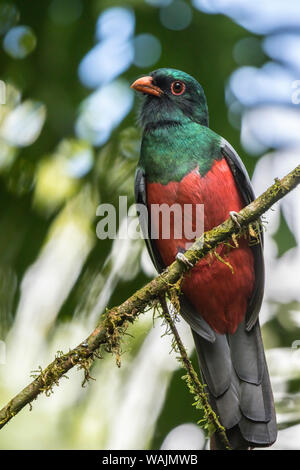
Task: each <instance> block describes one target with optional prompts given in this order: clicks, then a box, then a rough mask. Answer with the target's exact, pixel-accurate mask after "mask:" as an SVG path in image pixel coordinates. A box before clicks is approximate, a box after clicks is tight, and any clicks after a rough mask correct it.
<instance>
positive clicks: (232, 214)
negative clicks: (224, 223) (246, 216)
mask: <svg viewBox="0 0 300 470" xmlns="http://www.w3.org/2000/svg"><path fill="white" fill-rule="evenodd" d="M229 215H230V218H231V220H232V222H233V223H234V224H235V225H236V226H237V227H238V228H241V224H240V223H239V219H240V220H242V217H241V216H240V214H239V213H238V212H235V211H230V212H229Z"/></svg>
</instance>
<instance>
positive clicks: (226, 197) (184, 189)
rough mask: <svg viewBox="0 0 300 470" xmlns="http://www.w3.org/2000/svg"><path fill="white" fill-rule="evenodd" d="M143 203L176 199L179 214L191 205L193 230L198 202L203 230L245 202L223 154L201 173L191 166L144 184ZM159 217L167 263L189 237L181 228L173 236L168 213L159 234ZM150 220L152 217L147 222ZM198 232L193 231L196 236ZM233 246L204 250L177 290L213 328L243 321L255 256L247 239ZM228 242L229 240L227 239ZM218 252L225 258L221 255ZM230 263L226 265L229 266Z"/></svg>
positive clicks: (221, 328)
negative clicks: (166, 231)
mask: <svg viewBox="0 0 300 470" xmlns="http://www.w3.org/2000/svg"><path fill="white" fill-rule="evenodd" d="M147 201H148V208H149V210H151V206H152V205H153V204H163V203H165V204H167V205H168V206H172V205H173V204H179V205H180V206H181V208H182V212H181V213H182V214H184V205H185V204H191V205H192V208H193V211H192V213H191V214H192V224H191V227H192V230H193V231H194V230H195V229H196V209H195V207H196V204H203V208H204V231H207V230H210V229H211V228H213V227H215V226H217V225H219V224H220V223H222V222H223V221H224V220H225V219H227V218H228V217H229V212H230V211H236V212H238V211H239V210H240V209H242V207H243V206H244V204H243V201H242V199H241V197H240V194H239V192H238V190H237V187H236V184H235V181H234V177H233V175H232V172H231V170H230V168H229V166H228V164H227V162H226V160H225V159H222V160H216V161H215V163H214V164H213V166H212V168H211V170H210V171H209V172H207V173H206V174H205V175H204V176H203V177H201V175H200V174H199V171H198V168H195V169H194V170H193V171H191V172H190V173H189V174H187V175H186V176H185V177H184V178H183V179H182V180H181V181H180V182H169V183H168V184H166V185H163V184H161V183H147ZM161 221H162V220H160V222H159V223H158V227H156V229H157V233H158V239H157V240H155V242H154V243H156V246H157V248H158V251H159V253H160V255H161V257H162V260H163V261H164V263H165V264H166V265H169V264H171V263H172V262H173V261H174V260H175V257H176V255H177V253H178V251H180V250H182V251H185V250H186V249H187V248H188V246H189V244H190V243H191V242H192V240H188V239H187V238H186V237H185V235H184V230H182V232H183V234H182V238H180V239H175V238H174V216H173V214H172V213H171V217H170V224H171V228H170V238H169V239H164V238H163V236H162V235H163V234H162V224H161ZM153 223H154V224H155V220H153V219H152V220H151V224H153ZM176 223H179V224H182V226H183V224H184V216H183V215H182V217H180V218H179V220H178V219H175V224H176ZM200 235H201V233H197V237H198V236H200ZM238 243H239V247H238V248H231V247H230V246H228V245H224V244H222V245H220V246H219V247H218V248H217V250H216V251H217V255H218V256H216V255H215V254H208V255H207V256H206V257H205V258H203V259H202V260H200V261H199V262H198V263H197V265H196V266H195V267H194V268H193V269H192V271H191V272H190V273H188V274H187V275H186V277H185V280H184V282H183V285H182V291H183V292H184V294H185V295H186V297H187V298H188V299H189V301H190V302H191V303H192V304H193V306H194V307H195V309H196V310H197V311H198V312H199V314H201V315H202V316H203V318H204V319H205V320H206V321H207V323H208V324H209V325H210V326H211V327H212V328H213V329H214V330H215V331H216V332H218V333H234V332H235V330H236V328H237V326H238V325H239V323H240V322H241V321H242V320H243V318H244V316H245V313H246V309H247V302H248V300H249V298H250V297H251V294H252V291H253V286H254V258H253V254H252V251H251V248H250V247H249V245H248V241H247V240H246V239H240V240H239V242H238ZM231 245H232V246H233V243H231ZM220 257H221V258H222V259H223V260H224V261H225V262H226V263H227V264H225V263H224V262H222V261H221V260H220ZM228 263H229V264H230V266H229V265H228Z"/></svg>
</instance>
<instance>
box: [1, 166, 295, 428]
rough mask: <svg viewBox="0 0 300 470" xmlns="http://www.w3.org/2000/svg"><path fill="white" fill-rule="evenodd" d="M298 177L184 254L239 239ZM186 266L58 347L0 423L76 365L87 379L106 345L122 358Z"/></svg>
mask: <svg viewBox="0 0 300 470" xmlns="http://www.w3.org/2000/svg"><path fill="white" fill-rule="evenodd" d="M299 183H300V165H298V166H297V167H296V168H295V169H294V170H293V171H292V172H290V173H289V174H288V175H286V176H285V177H284V178H282V179H281V180H279V179H277V180H275V183H274V184H273V185H272V186H271V187H270V188H269V189H267V191H265V192H264V193H263V194H262V195H261V196H259V197H258V198H257V199H256V200H255V201H253V202H252V203H251V204H249V205H248V206H246V207H245V208H244V209H242V210H241V211H240V212H239V215H240V217H239V222H240V226H241V228H239V227H238V226H237V225H236V224H234V223H233V221H232V220H231V219H230V218H229V219H227V220H226V221H225V222H224V223H222V224H220V225H219V226H218V227H215V228H214V229H212V230H210V231H209V232H205V233H204V234H203V235H202V236H201V237H200V238H199V239H198V240H196V241H195V243H194V244H193V245H192V247H191V248H190V249H189V250H187V251H186V252H185V257H186V258H187V260H188V261H189V263H190V265H191V267H192V266H195V264H196V263H197V262H198V261H199V260H200V259H201V258H203V257H204V256H206V255H207V254H208V253H209V252H210V251H211V250H213V249H214V248H216V247H217V246H218V245H219V244H220V243H223V242H226V241H227V240H228V239H229V238H230V237H233V239H235V238H234V237H235V236H237V235H239V234H240V233H241V230H246V229H247V228H248V226H249V224H251V223H252V222H254V221H256V220H257V219H258V218H259V217H260V216H261V215H262V214H263V213H264V212H266V211H267V210H268V209H269V208H270V207H271V206H272V205H273V204H274V203H275V202H277V201H278V200H279V199H281V198H282V197H284V196H285V195H286V194H288V193H289V192H290V191H291V190H292V189H294V188H295V187H296V186H297V185H298V184H299ZM187 270H188V268H187V267H186V266H185V264H183V263H182V262H181V261H178V260H176V261H174V263H172V264H171V265H170V266H169V267H168V268H167V269H166V270H165V271H164V272H163V273H162V274H161V275H159V276H157V277H156V278H155V279H153V280H152V281H151V282H149V283H148V284H147V285H146V286H145V287H143V288H142V289H140V290H138V291H137V292H136V293H134V294H133V295H132V296H131V297H130V298H128V299H127V300H126V301H125V302H124V303H123V304H121V305H120V306H118V307H114V308H112V309H110V310H109V311H107V312H105V313H104V314H102V315H101V317H100V321H99V324H98V325H97V327H96V328H95V329H94V331H93V332H92V333H91V334H90V336H89V337H88V338H87V339H86V340H84V341H83V342H82V343H80V344H79V345H78V346H76V347H75V348H74V349H72V350H70V351H69V352H68V353H65V354H62V353H59V354H58V355H57V356H56V357H55V359H54V361H53V362H52V363H51V364H49V365H48V366H47V367H46V368H45V369H44V370H41V371H38V373H37V375H36V377H35V379H34V380H33V381H32V382H31V383H30V384H29V385H28V386H27V387H25V388H24V389H23V390H22V391H21V392H19V393H18V394H17V395H16V396H15V397H14V398H12V400H10V402H9V403H8V404H7V405H6V406H5V407H4V408H2V410H1V411H0V428H2V427H3V426H5V424H6V423H8V421H10V420H11V419H12V418H13V417H14V416H15V415H16V414H17V413H19V411H21V410H22V408H24V406H26V405H27V404H30V403H31V402H32V401H33V400H35V399H36V398H37V397H38V395H39V394H40V393H42V392H45V393H47V394H49V393H51V392H52V390H53V386H54V385H57V384H58V381H59V379H60V378H61V377H63V376H65V374H66V373H67V372H68V371H69V370H70V369H71V368H73V367H74V366H78V367H79V368H81V369H83V370H84V372H85V379H84V381H86V380H88V379H89V377H90V376H89V368H90V365H91V363H92V361H93V360H94V359H95V357H99V349H100V347H101V346H103V347H104V348H105V349H106V351H109V352H115V353H116V354H117V360H118V355H119V350H120V339H121V337H122V334H123V333H124V331H125V330H126V328H127V326H128V324H129V323H132V322H133V321H134V320H135V319H136V318H137V317H138V316H139V315H140V314H141V313H143V312H144V311H145V309H146V307H147V306H149V305H151V303H152V302H153V301H154V300H157V299H158V300H159V298H161V296H162V295H164V294H165V293H166V292H167V291H169V290H170V288H171V287H174V286H175V285H176V284H177V283H178V281H180V279H182V276H183V275H184V273H185V272H186V271H187Z"/></svg>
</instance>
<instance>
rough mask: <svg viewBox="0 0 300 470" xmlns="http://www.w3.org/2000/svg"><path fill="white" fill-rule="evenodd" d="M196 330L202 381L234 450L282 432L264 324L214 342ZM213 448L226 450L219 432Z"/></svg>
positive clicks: (264, 444)
mask: <svg viewBox="0 0 300 470" xmlns="http://www.w3.org/2000/svg"><path fill="white" fill-rule="evenodd" d="M192 332H193V336H194V341H195V346H196V350H197V355H198V359H199V364H200V369H201V374H202V379H203V382H204V383H205V384H206V386H207V391H208V394H209V399H210V403H211V406H212V408H213V409H214V411H215V412H216V414H217V415H218V416H219V419H220V422H221V424H222V425H223V426H224V427H225V429H226V434H227V437H228V440H229V442H230V445H231V447H232V448H233V449H248V448H250V447H268V446H270V445H271V444H273V443H274V442H275V440H276V436H277V424H276V415H275V409H274V401H273V394H272V389H271V385H270V379H269V373H268V368H267V364H266V359H265V354H264V349H263V344H262V338H261V332H260V326H259V323H258V322H257V323H256V325H255V326H254V327H253V328H252V330H251V331H250V332H247V331H246V329H245V324H244V323H241V324H240V325H239V327H238V329H237V330H236V332H235V333H234V334H232V335H229V334H228V335H221V334H217V335H216V340H215V342H214V343H210V342H208V341H206V340H205V339H203V338H201V337H200V336H199V335H198V334H197V333H195V332H194V331H192ZM213 447H214V448H216V449H222V444H221V442H219V439H218V437H217V435H216V434H215V436H214V445H213Z"/></svg>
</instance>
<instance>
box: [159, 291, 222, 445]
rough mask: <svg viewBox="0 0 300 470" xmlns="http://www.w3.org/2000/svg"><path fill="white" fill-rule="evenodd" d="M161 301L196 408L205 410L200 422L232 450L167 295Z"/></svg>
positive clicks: (210, 433)
mask: <svg viewBox="0 0 300 470" xmlns="http://www.w3.org/2000/svg"><path fill="white" fill-rule="evenodd" d="M159 301H160V304H161V307H162V311H163V316H164V318H165V319H166V321H167V323H168V325H169V327H170V330H171V332H172V334H173V336H174V341H175V344H174V349H175V350H176V351H177V352H179V354H180V357H179V360H180V362H181V365H182V366H183V367H184V368H185V370H186V372H187V375H186V376H185V377H183V378H184V379H185V381H186V383H187V386H188V388H189V390H190V392H191V393H192V395H194V399H195V403H194V404H195V405H196V408H199V409H201V410H203V411H204V419H203V420H200V421H199V423H202V422H204V423H205V425H206V426H205V427H207V428H208V432H209V435H212V434H214V432H216V433H217V434H218V435H219V437H220V440H221V442H222V443H223V445H224V448H225V449H227V450H230V449H231V447H230V444H229V441H228V439H227V436H226V432H225V428H224V427H223V426H222V424H221V423H220V421H219V419H218V417H217V415H216V413H215V412H214V411H213V409H212V408H211V406H210V404H209V401H208V396H207V393H206V391H205V386H204V385H203V384H202V383H201V382H200V380H199V378H198V375H197V373H196V371H195V369H194V367H193V365H192V363H191V361H190V360H189V358H188V355H187V352H186V350H185V347H184V346H183V343H182V341H181V338H180V336H179V333H178V331H177V328H176V326H175V323H174V321H173V320H172V317H171V314H170V312H169V309H168V305H167V301H166V298H165V296H162V297H160V299H159Z"/></svg>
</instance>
